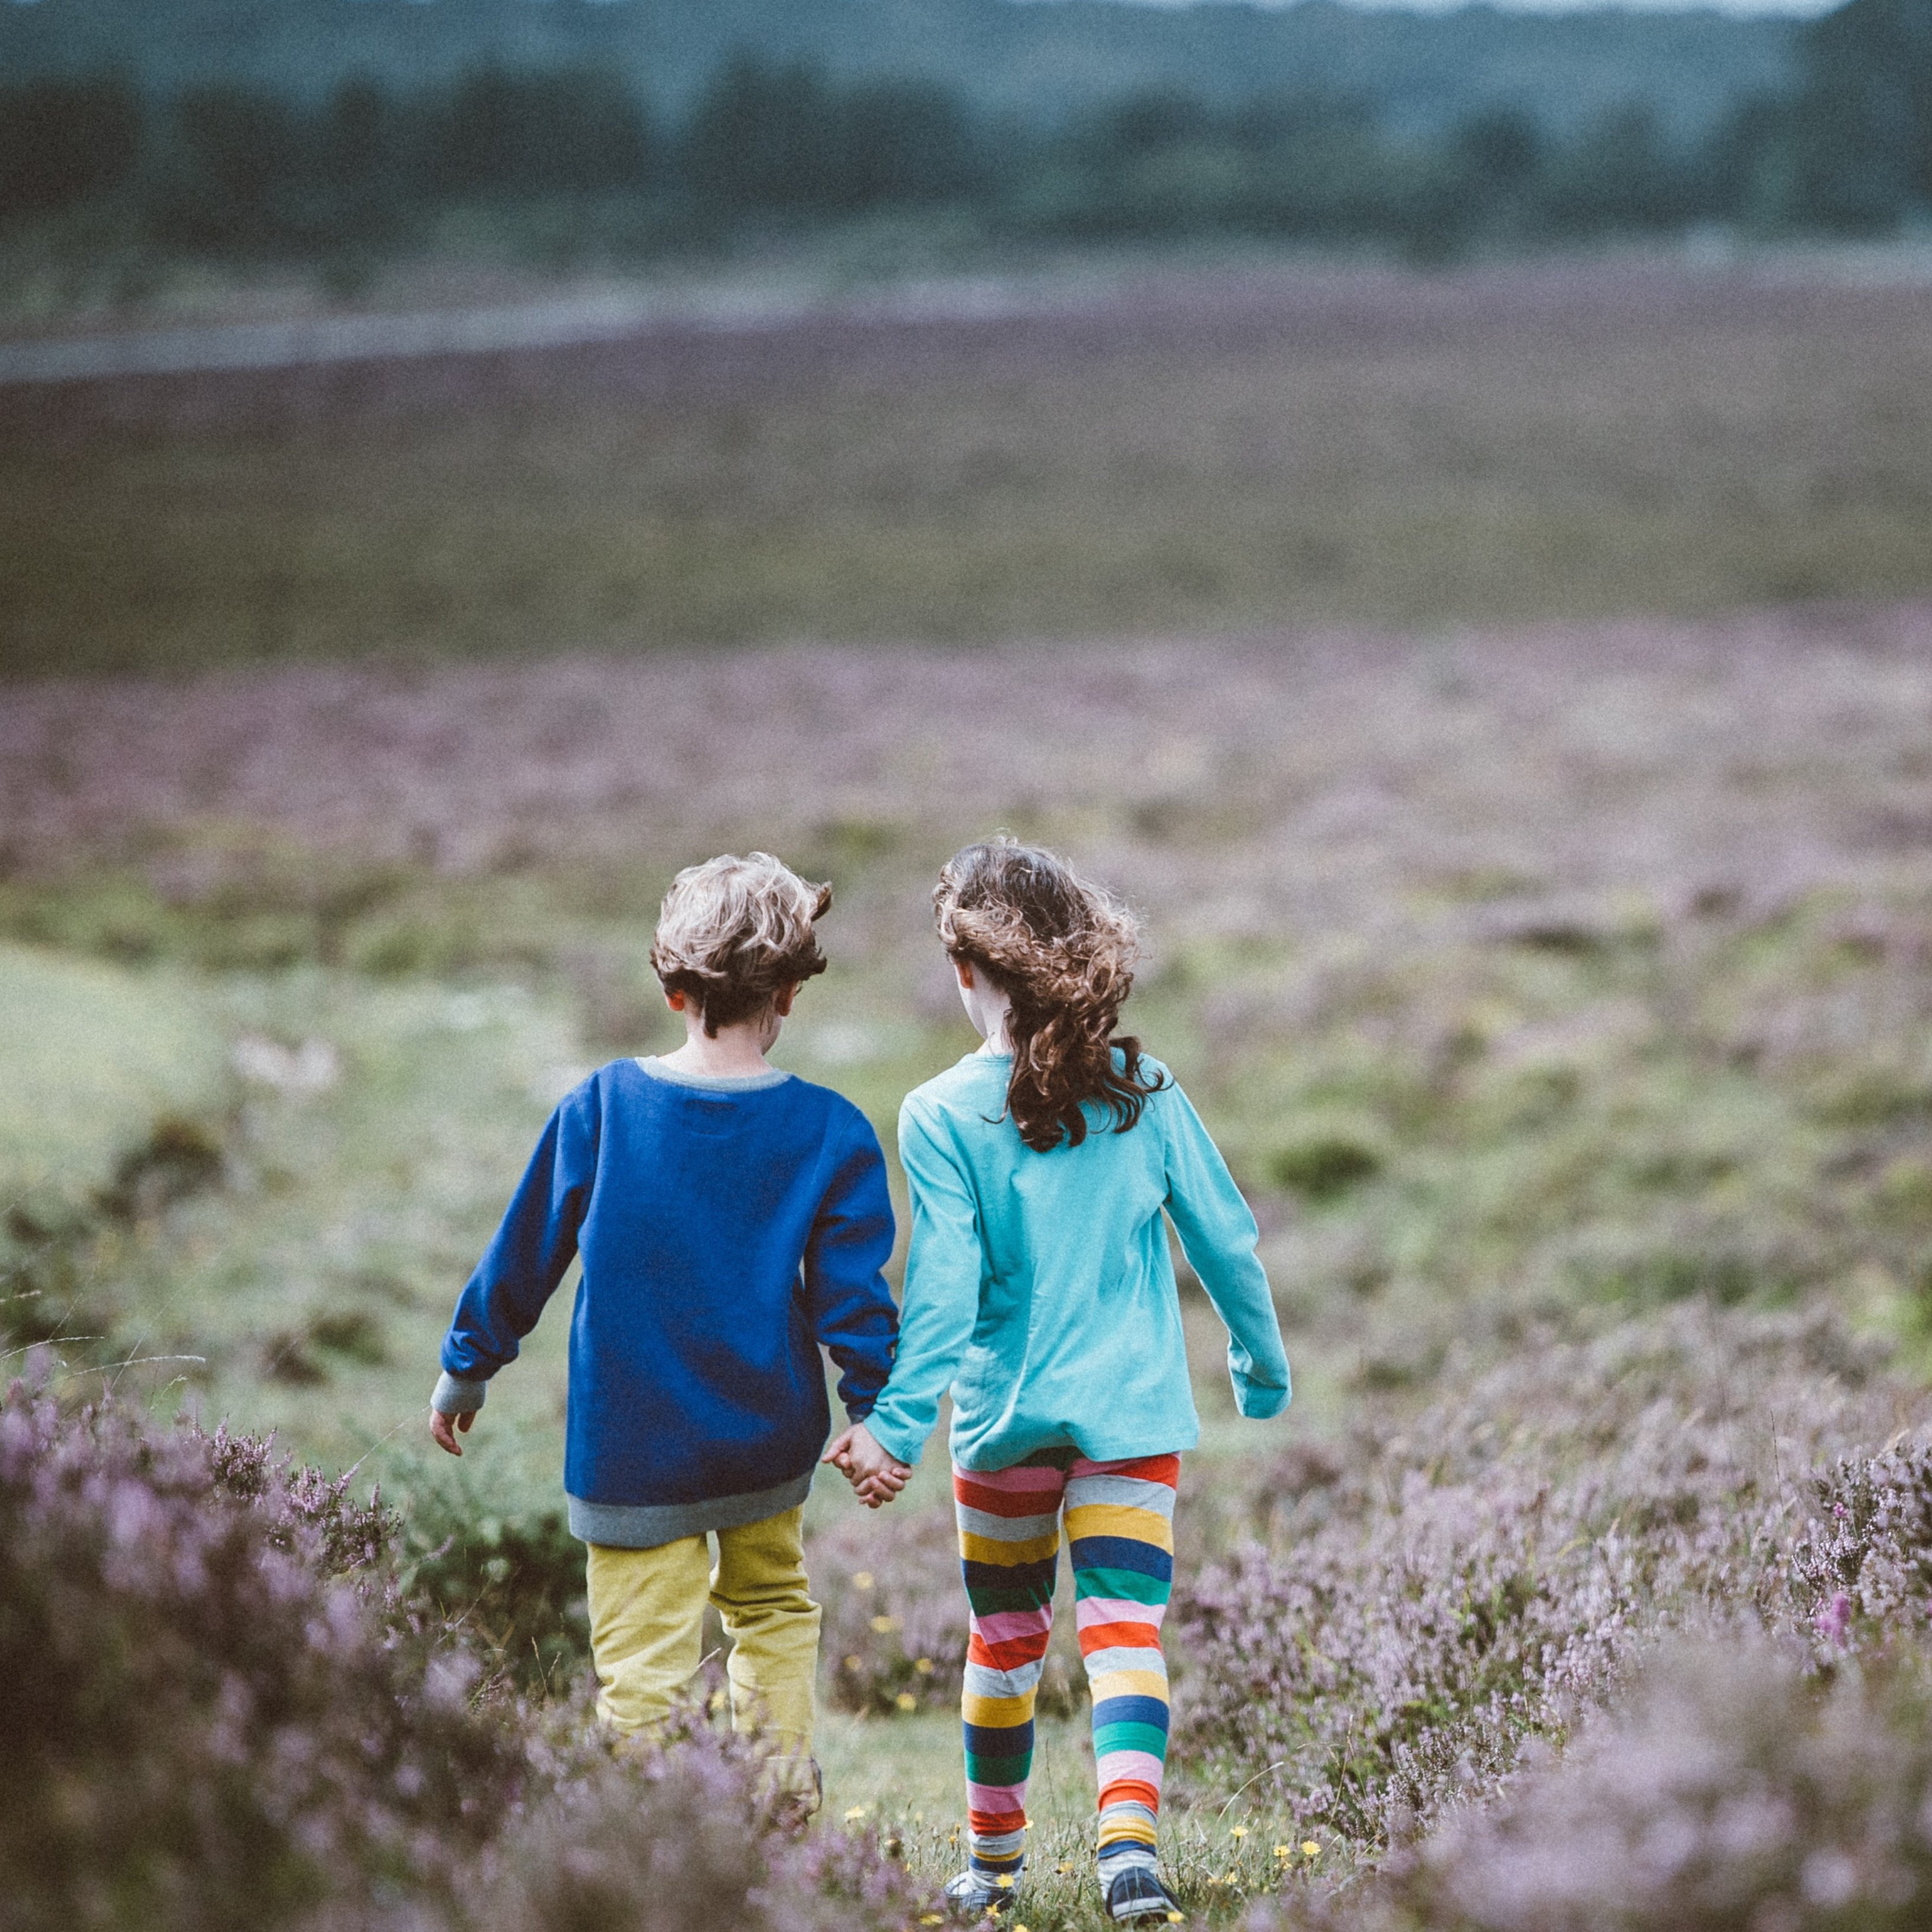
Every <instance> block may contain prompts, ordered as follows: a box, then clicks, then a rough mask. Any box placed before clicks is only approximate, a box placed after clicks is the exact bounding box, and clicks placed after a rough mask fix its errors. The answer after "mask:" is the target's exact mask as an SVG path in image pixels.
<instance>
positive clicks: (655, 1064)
mask: <svg viewBox="0 0 1932 1932" xmlns="http://www.w3.org/2000/svg"><path fill="white" fill-rule="evenodd" d="M631 1064H632V1065H633V1066H634V1067H636V1068H637V1071H638V1072H639V1073H647V1074H649V1076H650V1077H651V1078H652V1079H653V1080H661V1081H662V1082H664V1085H666V1086H667V1087H694V1088H697V1091H699V1092H700V1093H702V1094H757V1093H762V1092H763V1091H764V1089H765V1088H767V1087H782V1086H783V1085H784V1084H785V1082H787V1080H789V1079H790V1078H791V1076H790V1074H789V1073H787V1072H786V1071H785V1070H784V1068H783V1067H772V1069H771V1070H769V1072H767V1073H684V1072H682V1070H680V1069H679V1068H677V1067H667V1066H666V1065H665V1064H664V1062H663V1061H661V1060H660V1059H658V1058H657V1056H656V1055H655V1054H652V1055H646V1054H641V1053H640V1054H639V1055H637V1058H636V1059H635V1060H634V1061H632V1062H631ZM754 1520H755V1519H754ZM638 1547H640V1548H642V1547H644V1546H643V1545H642V1544H640V1545H639V1546H638Z"/></svg>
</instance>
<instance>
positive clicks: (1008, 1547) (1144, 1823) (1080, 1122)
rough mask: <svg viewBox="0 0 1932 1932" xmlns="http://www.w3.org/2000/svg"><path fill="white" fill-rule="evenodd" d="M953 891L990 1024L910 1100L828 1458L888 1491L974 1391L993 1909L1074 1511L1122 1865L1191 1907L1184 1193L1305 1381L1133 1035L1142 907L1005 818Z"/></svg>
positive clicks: (969, 1567) (1087, 1639)
mask: <svg viewBox="0 0 1932 1932" xmlns="http://www.w3.org/2000/svg"><path fill="white" fill-rule="evenodd" d="M933 897H934V904H935V908H936V910H937V913H938V926H939V938H940V943H941V944H942V945H943V946H944V947H945V948H946V950H947V954H948V956H950V959H951V960H952V962H953V971H954V972H955V974H956V975H957V977H958V979H959V996H960V998H961V1000H962V1001H963V1002H964V1004H965V1008H966V1011H967V1013H968V1016H970V1017H971V1020H972V1022H973V1024H974V1027H975V1028H977V1030H978V1031H979V1032H980V1034H981V1036H982V1037H983V1039H984V1040H985V1043H986V1044H985V1045H984V1046H983V1047H981V1049H980V1051H979V1052H977V1053H975V1054H972V1055H969V1056H968V1058H966V1059H965V1060H962V1061H960V1063H959V1064H958V1065H957V1066H956V1067H953V1068H951V1069H950V1070H948V1071H947V1072H946V1073H942V1074H941V1075H940V1076H939V1077H938V1079H935V1080H930V1081H929V1082H927V1083H926V1085H924V1086H923V1087H921V1088H918V1089H917V1090H916V1091H915V1092H913V1094H910V1095H909V1096H908V1097H907V1100H906V1102H905V1105H904V1108H903V1109H901V1113H900V1115H899V1151H900V1157H901V1160H902V1161H903V1163H904V1167H905V1171H906V1176H907V1181H908V1182H909V1184H910V1189H911V1194H912V1216H913V1220H912V1246H911V1252H910V1256H909V1257H908V1259H907V1265H906V1279H905V1295H904V1309H903V1310H902V1313H901V1326H900V1332H899V1343H898V1354H897V1356H896V1358H895V1361H894V1364H893V1367H892V1374H891V1376H890V1379H889V1380H888V1382H887V1383H886V1387H885V1389H884V1391H883V1393H882V1394H880V1397H879V1400H878V1403H877V1406H876V1407H875V1408H874V1409H873V1411H872V1412H871V1415H870V1416H869V1417H868V1418H867V1419H866V1421H865V1422H863V1423H862V1424H857V1425H856V1426H854V1427H853V1428H851V1429H849V1430H847V1431H846V1432H845V1433H844V1434H843V1435H842V1436H840V1437H838V1439H837V1440H836V1441H835V1442H833V1444H832V1446H831V1448H830V1449H829V1451H827V1454H826V1460H828V1461H831V1462H835V1463H837V1464H838V1466H839V1467H840V1468H841V1469H843V1470H844V1472H845V1473H846V1475H847V1476H848V1477H849V1478H850V1479H851V1481H852V1482H853V1485H854V1486H855V1487H856V1488H857V1489H858V1490H859V1493H860V1494H861V1496H862V1497H864V1499H865V1500H866V1501H867V1502H869V1503H871V1505H873V1506H874V1508H876V1507H877V1505H879V1504H880V1502H886V1501H889V1499H891V1497H892V1496H893V1495H895V1494H896V1493H897V1492H898V1490H899V1488H900V1487H901V1486H902V1485H903V1484H904V1479H905V1475H906V1468H905V1466H907V1465H909V1464H910V1463H914V1462H916V1460H918V1457H919V1451H920V1449H921V1448H922V1446H923V1445H924V1444H925V1442H926V1438H927V1436H929V1435H930V1434H931V1433H932V1430H933V1427H934V1426H935V1424H936V1423H937V1421H938V1415H939V1399H940V1397H941V1394H944V1393H946V1392H947V1391H948V1390H950V1392H951V1394H952V1397H953V1431H952V1443H951V1447H952V1452H953V1495H954V1497H955V1499H956V1504H957V1507H958V1511H959V1548H960V1556H961V1559H962V1567H963V1568H964V1570H965V1580H966V1595H967V1600H968V1606H969V1609H970V1612H971V1631H972V1636H971V1643H970V1646H969V1648H968V1652H967V1664H966V1682H965V1697H964V1715H965V1732H966V1793H967V1806H968V1825H969V1830H970V1834H971V1841H970V1849H971V1855H970V1858H969V1861H968V1865H967V1868H966V1869H965V1870H964V1871H962V1872H961V1873H959V1875H958V1876H957V1877H956V1878H955V1879H953V1880H952V1881H951V1882H950V1884H949V1885H948V1886H947V1894H948V1896H949V1897H950V1898H952V1899H953V1901H954V1902H955V1903H956V1905H957V1906H959V1907H960V1908H961V1909H962V1910H964V1911H966V1912H970V1913H973V1914H977V1913H980V1912H986V1911H989V1910H990V1911H998V1910H999V1909H1001V1907H1002V1906H1004V1905H1005V1904H1006V1903H1007V1901H1008V1900H1010V1899H1011V1897H1013V1890H1014V1888H1015V1886H1016V1884H1017V1882H1018V1880H1019V1875H1020V1870H1021V1867H1022V1863H1023V1861H1024V1860H1025V1843H1026V1827H1027V1818H1026V1787H1027V1777H1028V1772H1029V1770H1030V1769H1031V1762H1032V1755H1033V1716H1034V1693H1035V1690H1036V1688H1037V1685H1038V1684H1039V1682H1040V1670H1041V1665H1042V1663H1043V1660H1044V1658H1045V1656H1046V1647H1047V1639H1048V1636H1049V1633H1050V1631H1051V1629H1052V1621H1053V1589H1054V1577H1055V1564H1056V1561H1057V1559H1058V1554H1059V1548H1060V1520H1061V1514H1062V1512H1063V1511H1064V1513H1065V1516H1066V1520H1067V1542H1068V1546H1069V1550H1070V1555H1071V1557H1072V1561H1073V1578H1074V1595H1075V1600H1076V1616H1077V1618H1078V1619H1079V1635H1080V1650H1081V1655H1082V1658H1083V1659H1084V1661H1085V1664H1086V1668H1087V1676H1088V1684H1089V1687H1090V1688H1091V1691H1092V1694H1093V1699H1094V1757H1095V1760H1096V1764H1097V1769H1098V1772H1099V1774H1100V1838H1099V1861H1100V1888H1101V1891H1102V1894H1103V1896H1104V1897H1105V1899H1106V1906H1107V1910H1108V1912H1109V1914H1110V1915H1112V1917H1113V1918H1115V1919H1117V1920H1122V1921H1130V1920H1131V1921H1142V1920H1165V1919H1168V1918H1178V1916H1179V1911H1178V1907H1177V1906H1176V1905H1175V1901H1174V1899H1173V1897H1172V1895H1171V1894H1169V1891H1168V1890H1167V1888H1166V1886H1165V1885H1163V1883H1162V1882H1161V1881H1160V1877H1159V1876H1158V1875H1157V1872H1156V1869H1155V1863H1154V1850H1155V1843H1156V1838H1155V1827H1156V1821H1157V1817H1158V1814H1159V1811H1160V1787H1161V1774H1162V1769H1163V1764H1164V1762H1165V1760H1166V1746H1167V1715H1168V1700H1167V1672H1166V1664H1165V1662H1164V1661H1163V1657H1162V1654H1161V1647H1160V1625H1161V1619H1162V1617H1163V1614H1164V1613H1165V1611H1166V1605H1167V1598H1168V1592H1169V1586H1170V1584H1171V1583H1172V1577H1173V1570H1174V1536H1173V1514H1174V1499H1175V1485H1176V1483H1177V1481H1178V1477H1179V1474H1180V1464H1181V1452H1182V1451H1184V1450H1187V1449H1191V1448H1193V1446H1194V1445H1195V1443H1196V1440H1197V1439H1199V1433H1200V1424H1199V1421H1198V1419H1197V1418H1196V1415H1195V1411H1194V1403H1193V1397H1192V1395H1191V1394H1190V1389H1189V1386H1188V1378H1187V1354H1186V1351H1185V1349H1184V1344H1183V1342H1182V1337H1181V1306H1180V1301H1179V1299H1178V1295H1177V1294H1176V1291H1175V1277H1174V1266H1173V1263H1172V1260H1171V1259H1170V1257H1169V1251H1168V1242H1167V1232H1166V1228H1165V1227H1164V1226H1163V1223H1162V1218H1161V1217H1162V1214H1163V1211H1166V1214H1167V1215H1168V1217H1169V1218H1170V1219H1172V1221H1173V1223H1174V1226H1175V1229H1176V1231H1177V1232H1178V1233H1179V1235H1180V1237H1181V1246H1182V1247H1183V1248H1184V1250H1185V1251H1186V1253H1187V1259H1188V1261H1189V1262H1190V1264H1191V1265H1192V1266H1193V1268H1194V1271H1195V1272H1196V1274H1198V1275H1199V1277H1200V1278H1201V1282H1202V1286H1204V1287H1205V1289H1207V1291H1208V1295H1209V1297H1210V1298H1211V1300H1212V1301H1213V1302H1214V1307H1215V1308H1216V1310H1217V1312H1218V1313H1220V1316H1221V1319H1223V1322H1226V1324H1227V1325H1228V1328H1229V1332H1230V1335H1231V1337H1232V1339H1231V1340H1230V1342H1229V1349H1228V1361H1229V1370H1230V1372H1231V1373H1232V1376H1233V1379H1234V1385H1235V1399H1236V1400H1237V1401H1238V1403H1239V1404H1240V1406H1241V1413H1242V1414H1243V1415H1247V1416H1253V1417H1257V1418H1259V1417H1266V1416H1271V1415H1277V1414H1278V1413H1280V1411H1281V1410H1282V1409H1283V1408H1285V1407H1286V1406H1287V1403H1288V1400H1289V1373H1288V1360H1287V1358H1286V1355H1285V1354H1284V1353H1283V1349H1282V1343H1281V1331H1280V1327H1279V1325H1277V1322H1276V1319H1275V1312H1274V1301H1273V1299H1272V1298H1271V1295H1270V1294H1269V1292H1268V1277H1266V1275H1265V1274H1263V1272H1262V1267H1261V1264H1260V1263H1259V1262H1258V1261H1257V1260H1256V1258H1255V1252H1254V1250H1255V1241H1256V1229H1255V1223H1254V1217H1253V1216H1252V1215H1251V1214H1250V1213H1249V1211H1248V1208H1247V1203H1246V1202H1244V1201H1243V1200H1242V1199H1241V1194H1240V1193H1239V1192H1238V1190H1237V1189H1236V1188H1235V1184H1234V1182H1233V1181H1232V1179H1231V1178H1229V1173H1228V1169H1227V1166H1226V1163H1224V1162H1223V1160H1222V1158H1221V1157H1220V1153H1219V1152H1218V1151H1217V1149H1216V1148H1215V1146H1214V1142H1212V1141H1211V1140H1210V1139H1208V1134H1207V1130H1205V1128H1204V1127H1202V1124H1201V1122H1200V1121H1199V1118H1197V1117H1196V1114H1195V1112H1194V1109H1193V1108H1192V1107H1191V1106H1190V1105H1189V1104H1188V1103H1187V1098H1186V1097H1185V1096H1184V1094H1182V1093H1181V1090H1180V1088H1178V1086H1177V1085H1175V1082H1174V1080H1173V1079H1172V1076H1170V1075H1169V1073H1168V1072H1167V1070H1166V1069H1165V1068H1164V1067H1162V1066H1160V1064H1158V1063H1157V1061H1153V1060H1151V1059H1149V1058H1147V1057H1146V1056H1145V1055H1143V1054H1142V1052H1141V1050H1140V1045H1139V1042H1138V1041H1137V1040H1133V1039H1130V1038H1127V1037H1121V1038H1118V1039H1117V1038H1115V1034H1114V1029H1115V1024H1116V1022H1117V1021H1118V1017H1119V1014H1120V1010H1121V1004H1122V1003H1123V1002H1124V1001H1125V1000H1126V998H1127V994H1128V991H1129V989H1130V988H1131V986H1133V970H1132V968H1133V959H1134V955H1135V951H1136V942H1137V940H1138V938H1139V934H1138V931H1137V929H1136V926H1135V923H1134V921H1133V919H1132V917H1131V916H1130V914H1129V913H1127V912H1126V911H1125V910H1124V909H1123V908H1122V907H1120V906H1119V905H1118V904H1116V903H1115V901H1113V900H1112V899H1111V898H1109V897H1108V896H1107V895H1106V894H1105V893H1103V892H1101V891H1100V889H1098V888H1097V887H1095V886H1092V885H1090V884H1088V883H1087V881H1086V880H1083V879H1082V878H1080V877H1079V876H1078V875H1077V874H1076V873H1074V872H1073V870H1072V869H1071V868H1070V867H1069V866H1067V865H1066V864H1065V863H1064V862H1062V861H1061V859H1057V858H1055V856H1053V854H1052V853H1049V852H1044V851H1041V850H1038V849H1037V848H1035V847H1030V846H1025V845H1021V844H1016V843H1015V842H1014V841H1012V840H1010V839H1005V838H1002V839H999V840H997V841H994V842H993V843H992V844H983V845H970V846H968V847H967V848H966V849H965V850H964V851H962V852H960V853H957V854H956V856H954V857H953V859H950V861H949V862H947V865H946V867H945V869H944V871H942V872H941V874H940V877H939V884H938V889H937V890H936V891H935V893H934V895H933Z"/></svg>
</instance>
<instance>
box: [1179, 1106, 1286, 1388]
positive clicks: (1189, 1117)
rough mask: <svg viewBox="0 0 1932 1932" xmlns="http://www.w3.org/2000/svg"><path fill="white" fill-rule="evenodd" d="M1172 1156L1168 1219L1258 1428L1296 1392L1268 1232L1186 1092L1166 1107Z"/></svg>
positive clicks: (1231, 1372) (1234, 1378)
mask: <svg viewBox="0 0 1932 1932" xmlns="http://www.w3.org/2000/svg"><path fill="white" fill-rule="evenodd" d="M1160 1112H1161V1118H1162V1122H1163V1129H1164V1135H1165V1145H1166V1150H1167V1211H1168V1214H1169V1217H1171V1218H1172V1220H1173V1223H1174V1226H1175V1232H1176V1233H1177V1234H1178V1235H1180V1237H1181V1252H1182V1253H1184V1254H1185V1255H1186V1256H1187V1261H1188V1265H1189V1266H1190V1268H1193V1271H1194V1272H1195V1273H1196V1274H1197V1275H1199V1277H1201V1286H1202V1287H1203V1288H1205V1289H1206V1290H1207V1291H1208V1300H1209V1301H1211V1302H1213V1304H1214V1312H1215V1313H1217V1315H1219V1316H1220V1318H1221V1319H1222V1320H1223V1322H1225V1323H1226V1325H1227V1328H1228V1374H1229V1379H1231V1380H1232V1382H1233V1383H1234V1385H1235V1403H1236V1406H1238V1408H1239V1409H1240V1410H1241V1413H1242V1414H1243V1415H1245V1416H1249V1417H1251V1418H1254V1419H1255V1420H1256V1421H1260V1420H1263V1419H1265V1418H1267V1417H1268V1416H1271V1415H1280V1413H1281V1412H1282V1411H1283V1409H1286V1407H1287V1406H1288V1404H1289V1397H1290V1394H1292V1387H1293V1385H1292V1382H1290V1379H1289V1372H1288V1352H1287V1350H1286V1349H1284V1348H1283V1346H1282V1340H1281V1323H1280V1320H1279V1319H1277V1316H1276V1314H1275V1312H1274V1295H1272V1294H1271V1293H1270V1292H1269V1289H1268V1274H1267V1272H1266V1271H1265V1269H1264V1268H1262V1265H1261V1262H1259V1259H1256V1254H1255V1244H1256V1241H1258V1240H1259V1238H1260V1233H1261V1231H1260V1230H1259V1229H1258V1228H1257V1227H1256V1226H1255V1217H1254V1216H1253V1214H1252V1213H1251V1212H1250V1210H1249V1208H1248V1204H1247V1202H1246V1201H1244V1199H1242V1198H1241V1190H1240V1189H1239V1188H1238V1187H1236V1186H1235V1178H1234V1176H1233V1175H1231V1174H1230V1173H1229V1172H1228V1163H1226V1161H1225V1160H1223V1159H1222V1158H1221V1150H1220V1148H1217V1146H1216V1145H1214V1141H1213V1139H1211V1136H1209V1134H1208V1130H1207V1129H1206V1128H1205V1127H1203V1126H1202V1124H1201V1117H1200V1115H1198V1114H1197V1113H1196V1112H1195V1111H1194V1107H1193V1103H1192V1102H1191V1101H1190V1100H1189V1099H1188V1097H1187V1095H1186V1094H1184V1093H1183V1092H1182V1091H1181V1089H1180V1088H1178V1087H1175V1088H1172V1090H1171V1091H1169V1092H1168V1093H1166V1094H1163V1095H1162V1096H1161V1097H1160Z"/></svg>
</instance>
